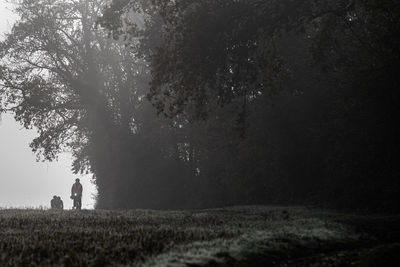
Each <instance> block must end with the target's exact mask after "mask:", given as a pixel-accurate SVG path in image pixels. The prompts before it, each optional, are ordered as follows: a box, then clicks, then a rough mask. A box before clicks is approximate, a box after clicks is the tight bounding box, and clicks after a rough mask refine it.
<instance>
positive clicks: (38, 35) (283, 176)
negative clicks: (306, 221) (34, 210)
mask: <svg viewBox="0 0 400 267" xmlns="http://www.w3.org/2000/svg"><path fill="white" fill-rule="evenodd" d="M13 12H14V13H15V15H14V18H15V22H13V23H12V24H13V25H12V27H10V28H9V29H8V30H7V33H6V34H5V36H4V38H3V40H2V41H1V42H0V80H1V83H0V114H1V113H3V114H11V115H12V116H13V118H14V120H15V121H16V122H17V123H18V124H19V125H20V127H22V128H25V129H29V130H30V131H35V132H36V133H37V135H35V136H32V135H29V148H30V149H31V150H32V151H33V153H34V154H35V157H37V160H38V161H40V162H53V164H59V163H60V162H59V163H56V162H57V161H58V160H60V159H62V162H63V163H62V164H65V162H66V161H65V160H63V158H64V157H65V155H71V157H72V162H71V163H70V166H69V171H68V174H66V172H64V174H65V175H70V177H71V178H70V180H69V181H68V182H66V180H65V179H64V178H63V179H64V180H63V182H60V183H59V184H58V186H60V187H63V188H64V189H62V190H64V191H62V192H64V193H63V198H64V199H67V200H66V201H69V202H72V201H70V199H69V188H70V186H71V185H72V182H73V180H74V179H75V177H81V178H82V177H86V178H84V179H85V181H86V184H84V188H88V187H90V186H89V182H88V181H92V183H93V184H92V189H91V190H90V191H84V193H83V195H84V196H85V199H84V202H88V201H89V200H88V197H89V192H94V191H96V196H95V198H94V199H93V202H94V204H93V205H94V207H95V209H97V210H98V211H99V212H101V211H103V210H109V211H110V212H114V211H115V210H136V211H137V210H141V209H150V210H158V211H159V212H162V211H169V210H177V211H180V212H186V211H196V210H204V209H207V210H208V209H221V208H222V209H224V208H226V207H277V206H278V207H282V206H284V207H307V208H315V209H318V210H320V211H321V212H322V211H324V212H328V211H332V210H335V211H340V212H345V213H350V214H360V213H362V214H368V215H371V214H375V213H385V214H391V215H392V216H397V215H398V212H399V209H400V206H399V205H400V199H399V196H400V183H399V174H400V167H399V164H398V161H397V153H398V151H399V150H400V141H399V138H398V136H400V132H399V127H398V121H399V112H398V109H399V105H398V102H399V100H400V93H399V90H398V89H399V88H398V87H399V75H398V74H399V73H398V70H399V69H400V66H399V65H400V61H399V59H400V51H399V47H400V38H399V36H400V25H399V21H400V20H399V18H400V9H399V5H398V4H397V3H396V2H395V1H391V0H389V1H384V2H382V3H380V2H379V3H378V2H377V1H373V0H368V1H351V0H343V1H290V0H284V1H269V0H268V1H259V0H241V1H233V0H215V1H210V0H201V1H197V0H196V1H194V0H179V1H174V0H171V1H146V0H141V1H118V0H112V1H105V0H104V1H103V0H95V1H93V0H79V1H62V2H61V1H52V0H50V1H33V0H22V1H20V2H19V3H17V4H14V5H13ZM3 116H4V115H3ZM6 116H7V117H6V118H9V117H8V116H9V115H6ZM1 127H2V126H0V133H1V130H2V129H1ZM11 135H12V133H8V134H6V135H4V134H2V135H1V136H0V138H2V139H9V140H14V139H13V138H15V140H17V139H16V138H17V137H16V136H15V137H12V136H11ZM20 145H22V141H18V144H12V145H10V146H9V147H8V148H7V150H3V148H1V152H0V153H4V155H5V156H4V155H2V158H3V157H4V158H6V157H7V158H8V157H11V155H13V153H19V152H16V151H20V150H19V146H20ZM23 145H24V146H28V145H27V144H25V143H24V144H23ZM17 156H18V155H17ZM15 161H17V162H16V163H15V166H17V168H19V167H21V168H23V166H25V165H27V164H28V163H27V162H26V161H25V160H24V159H23V158H22V157H21V158H20V159H16V160H15ZM51 166H54V167H52V168H56V169H57V171H59V170H60V169H59V168H61V167H57V166H58V165H51ZM14 168H15V167H14ZM3 170H4V168H3ZM6 173H12V171H11V170H8V171H6ZM25 175H27V174H25ZM30 179H32V181H35V182H32V183H33V184H35V183H36V181H39V180H38V179H39V178H38V177H31V178H30ZM25 181H28V180H27V179H26V180H25ZM0 183H1V184H0V188H2V189H3V188H9V190H10V191H9V192H11V193H13V192H14V191H17V190H18V189H16V188H12V187H10V185H11V184H12V183H11V182H10V180H5V179H2V180H0ZM42 183H45V182H44V181H43V182H42ZM67 184H68V185H67ZM46 186H47V185H46ZM52 188H55V187H52ZM94 188H95V189H94ZM52 190H54V189H52ZM60 190H61V189H60ZM46 192H48V190H47V191H46ZM1 194H2V197H3V196H4V197H5V198H10V197H11V196H10V195H7V194H6V195H4V194H3V193H1ZM47 194H48V193H47ZM60 194H61V193H60ZM85 194H86V195H85ZM50 197H51V196H50ZM71 199H72V198H71ZM49 200H50V199H49ZM26 201H29V199H27V200H26ZM40 201H44V200H40ZM4 203H5V202H4ZM35 203H37V202H35ZM0 205H4V204H2V202H0ZM68 208H70V206H68ZM75 208H76V207H75ZM77 209H80V207H79V208H77ZM255 210H256V211H255V213H256V214H258V215H259V216H261V217H262V216H264V217H265V218H272V217H273V218H275V219H276V218H279V219H282V220H286V221H288V220H290V219H289V218H294V217H295V216H296V215H293V214H296V212H294V213H291V212H292V211H293V210H292V208H288V210H284V211H281V210H279V212H278V213H276V214H278V215H276V214H275V213H274V211H271V213H268V212H269V208H268V209H264V208H256V209H255ZM154 212H155V211H154ZM220 212H221V213H220ZM229 212H233V211H232V210H229ZM240 212H244V214H247V213H246V211H242V210H241V211H240ZM302 212H303V211H301V212H300V213H302ZM157 214H164V213H157ZM165 214H169V213H165ZM213 214H214V213H213ZM221 214H223V212H222V211H220V210H218V212H216V213H215V214H214V215H212V216H211V218H214V217H213V216H217V217H218V216H220V215H221ZM271 214H272V215H271ZM274 214H275V215H274ZM302 214H303V213H302ZM258 215H257V216H258ZM135 216H136V215H135ZM138 216H139V215H138ZM155 216H160V217H162V216H161V215H155ZM166 216H167V217H168V216H169V215H166ZM179 216H180V215H179ZM221 216H222V215H221ZM271 216H272V217H271ZM293 216H294V217H293ZM371 216H372V215H371ZM139 217H140V216H139ZM244 217H246V216H244ZM261 217H260V218H261ZM264 217H262V218H264ZM157 218H159V217H157ZM171 218H172V217H171ZM246 218H247V217H246ZM225 219H226V218H225V217H223V218H222V217H221V221H224V220H225ZM128 220H129V219H128ZM171 220H174V219H171ZM210 220H212V219H210ZM321 227H322V226H321ZM263 229H264V228H263ZM264 230H265V229H264ZM332 231H333V230H332ZM274 233H275V232H274ZM318 238H319V237H318ZM396 238H397V237H396ZM378 239H379V238H378ZM347 241H348V240H346V242H347ZM386 241H387V240H386V239H385V242H386ZM391 241H393V240H391ZM394 241H396V242H397V239H396V240H394ZM382 242H383V241H382ZM375 245H376V244H375ZM371 246H372V245H371ZM160 251H163V250H162V249H161V248H160ZM260 266H261V265H260Z"/></svg>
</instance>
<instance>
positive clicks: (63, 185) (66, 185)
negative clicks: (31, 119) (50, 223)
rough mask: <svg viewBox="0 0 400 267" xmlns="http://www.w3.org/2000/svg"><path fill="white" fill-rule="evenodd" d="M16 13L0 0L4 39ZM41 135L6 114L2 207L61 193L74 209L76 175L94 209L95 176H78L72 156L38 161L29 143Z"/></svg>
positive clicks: (0, 151)
mask: <svg viewBox="0 0 400 267" xmlns="http://www.w3.org/2000/svg"><path fill="white" fill-rule="evenodd" d="M14 19H15V16H13V14H12V13H11V12H10V11H9V10H8V9H7V5H6V4H5V1H4V0H0V33H1V34H0V38H1V39H2V38H3V33H4V32H5V31H7V30H9V29H10V25H11V24H12V22H13V20H14ZM35 136H37V134H36V132H35V131H34V130H26V129H23V128H22V126H21V125H20V124H19V123H17V122H16V121H15V120H14V119H13V117H12V115H10V114H2V115H1V121H0V208H4V207H40V206H43V207H49V206H50V200H51V198H52V197H53V195H58V196H61V198H62V199H63V201H64V207H65V208H68V209H70V208H71V207H72V200H71V199H70V198H69V196H70V193H71V191H70V190H71V186H72V184H73V182H74V181H75V178H80V179H81V183H82V185H83V190H84V191H83V198H82V208H85V209H87V208H93V205H94V200H93V194H95V192H96V190H95V186H94V185H93V184H92V183H91V182H90V178H91V175H86V176H85V177H82V176H81V175H74V174H73V173H72V172H71V171H70V169H71V155H69V154H63V155H60V157H59V159H58V162H36V155H35V154H34V153H33V152H32V151H31V149H30V148H29V143H30V142H31V141H32V139H33V138H34V137H35Z"/></svg>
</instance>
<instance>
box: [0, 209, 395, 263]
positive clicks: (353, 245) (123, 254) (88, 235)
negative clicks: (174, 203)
mask: <svg viewBox="0 0 400 267" xmlns="http://www.w3.org/2000/svg"><path fill="white" fill-rule="evenodd" d="M399 237H400V216H394V215H392V216H382V215H381V216H378V215H376V216H371V215H370V216H362V215H350V214H341V213H335V212H321V211H318V210H310V209H306V208H301V207H291V208H285V207H264V206H251V207H232V208H226V209H213V210H196V211H152V210H129V211H102V210H95V211H92V210H90V211H89V210H87V211H86V210H83V211H79V212H78V211H51V210H0V266H398V265H397V263H398V262H400V239H399Z"/></svg>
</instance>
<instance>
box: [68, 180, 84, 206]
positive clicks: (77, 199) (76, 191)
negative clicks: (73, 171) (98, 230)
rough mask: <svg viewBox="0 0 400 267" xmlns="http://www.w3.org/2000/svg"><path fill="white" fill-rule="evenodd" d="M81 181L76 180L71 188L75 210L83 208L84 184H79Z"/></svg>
mask: <svg viewBox="0 0 400 267" xmlns="http://www.w3.org/2000/svg"><path fill="white" fill-rule="evenodd" d="M79 181H80V180H79V179H75V183H74V184H73V185H72V188H71V199H73V200H74V206H73V207H72V208H73V209H77V210H80V209H81V208H82V191H83V187H82V184H81V183H80V182H79Z"/></svg>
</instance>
